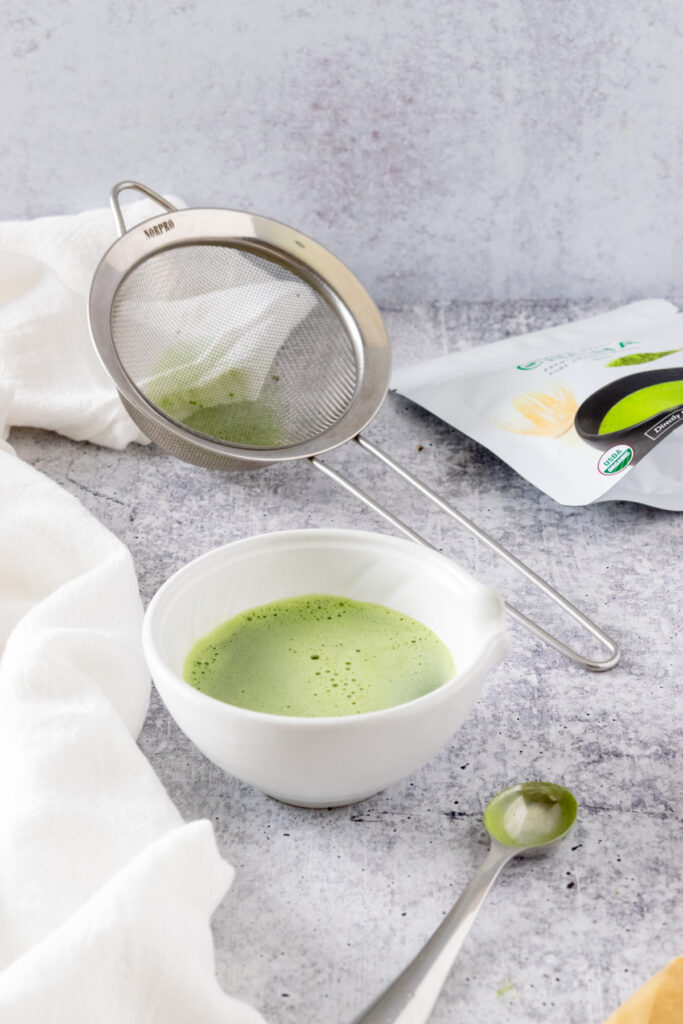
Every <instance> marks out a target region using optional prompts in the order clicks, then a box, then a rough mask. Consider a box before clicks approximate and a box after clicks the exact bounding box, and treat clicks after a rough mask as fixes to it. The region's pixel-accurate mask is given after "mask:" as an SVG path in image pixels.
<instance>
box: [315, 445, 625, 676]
mask: <svg viewBox="0 0 683 1024" xmlns="http://www.w3.org/2000/svg"><path fill="white" fill-rule="evenodd" d="M355 440H356V441H357V443H358V444H359V445H360V446H361V448H363V449H364V450H365V451H367V452H370V454H371V455H374V456H375V458H377V459H379V460H380V462H383V463H384V465H385V466H387V467H388V468H389V469H391V470H393V472H394V473H397V474H398V476H400V477H401V478H402V479H403V480H405V481H406V482H407V483H409V484H410V485H411V486H412V487H414V488H415V489H416V490H418V491H419V492H420V493H421V494H424V495H425V497H427V498H429V500H430V501H432V502H434V504H435V505H437V506H438V507H439V508H440V509H441V510H442V511H443V512H445V513H446V514H447V515H449V516H451V518H452V519H455V521H456V522H457V523H458V524H459V525H460V526H463V527H464V528H465V529H466V530H469V531H470V533H473V534H474V536H475V537H477V538H478V539H479V540H481V541H483V542H484V544H486V546H487V547H489V548H491V550H492V551H495V553H496V554H497V555H499V556H500V557H501V558H503V559H505V561H506V562H507V563H508V564H509V565H511V566H512V567H513V568H514V569H516V570H517V571H518V572H520V573H521V574H522V576H524V577H525V578H526V579H527V580H529V582H530V583H532V584H533V585H534V586H535V587H538V589H539V590H541V591H542V592H543V593H544V594H545V595H546V597H548V598H550V600H551V601H553V602H554V603H555V604H556V605H558V607H560V608H561V609H562V611H564V612H566V614H567V615H569V616H571V618H572V619H574V621H575V622H578V624H579V625H580V626H581V627H582V628H583V629H585V630H587V632H589V633H590V634H591V636H594V637H595V639H596V640H598V641H599V642H600V643H601V644H602V646H603V647H605V648H606V649H607V651H608V652H609V657H607V658H606V659H605V660H604V661H596V660H595V659H593V658H587V657H585V655H583V654H580V653H579V652H578V651H575V650H574V649H573V648H572V647H569V646H568V645H567V644H565V643H564V642H563V641H562V640H560V639H559V638H558V637H556V636H553V635H552V633H548V631H547V630H545V629H544V628H543V627H542V626H539V624H538V623H537V622H534V620H533V619H530V618H528V617H527V616H526V615H524V613H523V612H520V611H518V610H517V608H514V607H513V606H512V605H511V604H508V603H507V602H506V603H505V607H506V609H507V611H508V614H509V615H510V616H511V618H513V619H514V620H515V621H516V622H519V624H520V625H522V626H524V628H525V629H527V630H528V631H529V632H530V633H533V634H534V636H537V637H538V638H539V639H540V640H543V641H544V643H547V644H549V645H550V646H551V647H553V648H554V649H555V650H556V651H559V652H560V654H563V655H564V656H565V657H566V658H569V659H570V660H571V661H574V662H576V663H577V664H578V665H582V666H583V668H587V669H590V670H591V671H592V672H606V671H607V670H608V669H611V668H614V666H615V665H616V664H617V663H618V661H619V658H620V657H621V652H620V650H619V648H618V647H617V645H616V644H615V643H614V641H613V640H612V639H611V638H610V637H609V636H608V635H607V634H606V633H605V632H603V630H602V629H600V627H599V626H596V624H595V623H594V622H592V621H591V620H590V619H589V618H587V616H585V615H584V614H583V612H580V611H579V609H578V608H576V607H575V606H574V605H573V604H572V603H571V602H570V601H568V600H567V598H566V597H563V596H562V594H560V593H559V592H558V591H557V590H555V588H554V587H551V586H550V584H549V583H546V581H545V580H544V579H541V577H540V576H538V575H537V574H536V573H535V572H534V571H533V569H530V568H529V566H528V565H525V564H524V562H521V561H520V560H519V559H518V558H515V556H514V555H511V554H510V552H509V551H507V550H506V549H505V548H504V547H503V546H502V545H501V544H499V543H498V541H495V540H494V539H493V538H492V537H489V535H488V534H487V533H485V532H484V531H483V530H482V529H480V528H479V527H478V526H477V525H476V523H473V522H472V520H471V519H468V518H467V516H465V515H463V514H462V512H459V511H458V509H456V508H454V507H453V506H452V505H450V504H449V503H448V502H447V501H445V500H444V499H443V498H442V497H441V496H440V495H439V494H437V493H436V491H433V490H432V489H431V487H428V486H427V485H426V484H424V483H423V482H422V481H421V480H419V479H418V478H417V477H416V476H413V474H412V473H410V472H409V471H408V470H407V469H405V468H404V467H403V466H401V465H400V464H399V463H398V462H396V461H395V460H394V459H392V458H391V456H389V455H387V454H386V452H384V451H382V449H381V448H378V447H377V445H374V444H372V443H371V442H370V441H368V440H367V439H366V438H364V437H363V436H362V435H360V434H359V435H358V437H356V438H355ZM309 461H310V462H311V463H312V464H313V465H314V466H315V467H316V469H319V470H320V471H321V472H322V473H325V475H326V476H328V477H330V479H331V480H334V481H335V482H336V483H338V484H339V485H340V486H341V487H343V488H344V489H345V490H346V491H348V492H349V493H350V494H353V495H354V496H355V497H356V498H359V499H360V500H361V501H362V502H364V503H365V504H366V505H367V506H368V507H369V508H371V509H373V510H374V511H375V512H378V513H379V514H380V515H381V516H383V517H384V519H386V520H387V522H389V523H391V524H392V526H395V527H396V529H397V530H400V531H401V533H403V534H405V535H406V537H410V539H411V540H414V541H416V542H417V543H418V544H422V545H423V546H424V547H428V548H432V549H433V550H434V551H437V550H438V548H436V547H435V545H434V544H430V543H429V541H428V540H425V538H424V537H422V536H421V535H420V534H419V533H417V532H416V531H415V530H413V529H411V527H410V526H408V525H407V524H406V523H404V522H403V521H402V520H401V519H399V518H398V517H397V516H395V515H394V514H393V513H392V512H389V510H388V509H386V508H384V506H383V505H380V504H379V502H377V501H375V499H374V498H372V497H371V496H370V495H369V494H367V493H366V492H365V491H363V490H361V488H360V487H357V486H356V485H355V484H353V483H351V481H350V480H348V479H347V478H346V477H345V476H342V474H341V473H338V472H337V471H336V470H334V469H332V468H331V467H330V466H328V465H327V463H325V462H320V461H319V460H318V459H317V458H311V459H310V460H309Z"/></svg>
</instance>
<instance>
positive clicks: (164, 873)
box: [0, 203, 262, 1024]
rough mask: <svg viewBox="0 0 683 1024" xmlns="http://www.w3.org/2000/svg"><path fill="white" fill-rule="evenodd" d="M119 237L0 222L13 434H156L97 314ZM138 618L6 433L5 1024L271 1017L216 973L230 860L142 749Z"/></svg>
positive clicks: (1, 416) (101, 537) (107, 563)
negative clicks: (96, 298) (107, 253)
mask: <svg viewBox="0 0 683 1024" xmlns="http://www.w3.org/2000/svg"><path fill="white" fill-rule="evenodd" d="M130 211H131V213H132V215H133V216H136V217H137V219H141V218H142V217H144V216H145V215H147V204H146V203H138V204H134V206H133V207H131V208H130ZM149 212H150V213H151V212H152V208H151V207H149ZM114 238H115V231H114V225H113V218H112V217H111V214H110V213H109V212H108V211H106V210H98V211H93V212H91V213H84V214H81V215H79V216H76V217H59V218H45V219H42V220H38V221H33V222H30V223H12V224H4V225H0V436H2V437H6V436H7V430H8V428H9V427H10V426H12V425H17V424H25V425H32V426H38V427H45V428H50V429H53V430H58V431H59V432H60V433H62V434H65V435H67V436H68V437H72V438H76V439H89V440H92V441H96V442H98V443H100V444H107V445H110V446H112V447H116V448H122V447H124V446H125V445H126V444H127V443H128V442H129V441H133V440H135V441H143V440H144V438H143V437H142V435H141V434H140V433H139V431H138V430H137V428H136V427H135V426H134V425H133V424H132V422H131V421H130V419H129V418H128V416H127V415H126V413H125V411H124V410H123V408H122V406H121V405H120V403H119V401H118V399H117V397H116V393H115V391H114V389H113V387H112V385H111V384H110V383H109V380H108V378H107V376H106V374H105V373H104V371H103V370H101V369H100V366H99V362H98V360H97V358H96V357H95V356H94V353H93V351H92V347H91V343H90V340H89V337H88V332H87V325H86V319H85V316H86V304H85V297H86V295H87V290H88V286H89V282H90V277H91V275H92V272H93V270H94V268H95V265H96V263H97V261H98V259H99V258H100V256H101V255H102V253H103V252H104V250H105V249H106V248H107V246H108V245H109V244H111V242H112V241H113V240H114ZM141 616H142V608H141V603H140V598H139V594H138V589H137V582H136V578H135V572H134V568H133V564H132V560H131V557H130V554H129V552H128V551H127V549H126V548H125V547H124V546H123V544H121V543H120V542H119V541H118V540H117V539H116V538H115V537H114V536H113V535H112V534H111V533H109V532H108V531H107V530H106V529H105V528H104V527H103V526H102V525H100V524H99V523H98V522H97V521H96V520H95V519H94V518H93V517H92V516H91V515H90V514H89V513H88V512H86V510H85V509H84V508H83V507H82V506H81V505H80V503H79V502H78V501H77V500H76V499H75V498H72V497H71V496H70V495H68V494H67V493H66V492H65V491H63V490H62V489H61V488H59V487H58V486H57V485H56V484H54V483H53V482H51V481H49V480H48V479H47V478H46V477H44V476H43V475H42V474H41V473H39V472H37V471H36V470H35V469H33V468H32V467H29V466H27V465H25V464H24V463H22V462H21V461H20V460H19V459H18V458H17V457H16V455H15V454H14V453H13V452H12V449H11V448H10V447H9V445H8V444H6V443H4V442H2V441H0V1020H2V1022H3V1024H67V1022H68V1024H93V1022H97V1024H110V1022H111V1024H128V1022H131V1024H133V1022H135V1024H137V1022H139V1024H143V1022H144V1024H190V1022H192V1024H195V1022H197V1021H201V1022H202V1024H218V1022H220V1024H258V1022H262V1017H261V1015H260V1014H259V1013H257V1012H256V1010H253V1009H251V1008H250V1007H248V1006H246V1005H245V1004H243V1003H241V1002H238V1001H237V1000H235V999H233V998H231V997H230V996H228V995H227V994H226V993H224V992H223V991H222V990H221V988H220V986H219V985H218V982H217V981H216V978H215V973H214V950H213V943H212V937H211V932H210V926H209V918H210V915H211V913H212V912H213V910H214V909H215V907H216V905H217V904H218V902H219V901H220V900H221V898H222V897H223V895H224V893H225V892H226V890H227V888H228V886H229V885H230V881H231V878H232V868H231V867H230V866H229V865H228V864H227V863H226V862H225V861H224V860H223V859H222V858H221V857H220V855H219V853H218V850H217V848H216V844H215V839H214V835H213V831H212V828H211V825H210V823H209V822H208V821H199V822H193V823H191V824H184V823H183V821H182V819H181V817H180V815H179V813H178V811H177V810H176V809H175V807H174V806H173V804H172V802H171V800H170V799H169V797H168V796H167V794H166V793H165V791H164V789H163V787H162V785H161V783H160V782H159V780H158V779H157V777H156V776H155V774H154V772H153V771H152V769H151V766H150V765H149V764H148V762H147V761H146V759H145V758H144V756H143V755H142V753H141V752H140V750H139V749H138V747H137V746H136V743H135V737H136V736H137V733H138V732H139V730H140V728H141V725H142V722H143V719H144V715H145V710H146V707H147V703H148V698H149V677H148V672H147V670H146V667H145V664H144V661H143V658H142V651H141V646H140V625H141Z"/></svg>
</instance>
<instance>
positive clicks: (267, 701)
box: [183, 594, 455, 717]
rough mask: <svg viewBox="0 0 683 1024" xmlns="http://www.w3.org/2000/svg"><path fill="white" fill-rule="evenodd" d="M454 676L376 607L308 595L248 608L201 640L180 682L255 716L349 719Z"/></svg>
mask: <svg viewBox="0 0 683 1024" xmlns="http://www.w3.org/2000/svg"><path fill="white" fill-rule="evenodd" d="M454 673H455V668H454V664H453V658H452V655H451V652H450V650H449V649H448V647H447V646H446V645H445V644H444V643H443V641H442V640H441V639H440V638H439V637H438V636H437V635H436V633H434V632H432V630H431V629H428V627H427V626H425V625H423V624H422V623H421V622H418V621H417V620H416V619H413V618H411V617H410V616H408V615H403V614H402V613H401V612H397V611H394V609H392V608H387V607H385V606H384V605H380V604H371V603H368V602H364V601H354V600H352V599H351V598H346V597H334V596H330V595H325V594H309V595H306V596H305V597H293V598H287V599H285V600H281V601H274V602H272V603H271V604H266V605H261V606H260V607H257V608H251V609H249V610H248V611H245V612H242V613H241V614H240V615H236V616H235V617H234V618H232V619H230V620H229V621H228V622H225V623H223V624H222V625H220V626H218V628H217V629H215V630H213V631H212V632H211V633H209V634H208V635H207V636H204V637H202V639H201V640H199V641H198V642H197V643H196V644H195V645H194V647H193V648H192V650H191V651H190V652H189V654H188V655H187V658H186V659H185V664H184V667H183V678H184V679H185V681H186V682H187V683H190V684H191V685H192V686H194V687H195V688H196V689H198V690H200V691H201V692H202V693H205V694H208V695H209V696H211V697H215V698H217V699H218V700H222V701H225V702H226V703H228V704H235V705H237V706H238V707H242V708H248V709H250V710H252V711H262V712H267V713H269V714H275V715H293V716H298V717H333V716H338V715H355V714H361V713H363V712H367V711H377V710H380V709H381V708H387V707H392V706H394V705H396V704H403V703H405V702H406V701H410V700H414V699H415V698H416V697H421V696H423V695H424V694H426V693H429V692H430V691H431V690H434V689H436V688H437V687H438V686H441V685H442V684H443V683H445V682H447V681H448V680H449V679H451V678H452V676H453V675H454Z"/></svg>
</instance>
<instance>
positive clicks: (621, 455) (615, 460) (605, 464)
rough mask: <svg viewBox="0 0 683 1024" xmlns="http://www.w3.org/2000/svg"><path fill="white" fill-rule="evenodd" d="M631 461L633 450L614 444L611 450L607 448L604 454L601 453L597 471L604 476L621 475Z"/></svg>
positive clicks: (625, 445) (623, 445)
mask: <svg viewBox="0 0 683 1024" xmlns="http://www.w3.org/2000/svg"><path fill="white" fill-rule="evenodd" d="M632 459H633V448H629V446H628V445H627V444H615V445H614V447H613V448H608V449H607V451H606V452H603V453H602V455H601V456H600V460H599V461H598V469H599V470H600V472H601V473H603V474H605V475H606V476H611V475H612V474H613V473H621V471H622V470H624V469H626V467H627V466H630V465H631V460H632Z"/></svg>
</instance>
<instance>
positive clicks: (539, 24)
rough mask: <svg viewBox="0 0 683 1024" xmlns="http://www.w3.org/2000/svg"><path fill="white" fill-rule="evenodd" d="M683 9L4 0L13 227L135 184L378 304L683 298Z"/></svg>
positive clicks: (416, 0) (655, 0)
mask: <svg viewBox="0 0 683 1024" xmlns="http://www.w3.org/2000/svg"><path fill="white" fill-rule="evenodd" d="M682 66H683V7H682V6H681V4H680V3H678V2H676V0H608V2H606V3H601V4H593V3H589V2H587V0H562V2H558V0H555V2H552V0H458V2H457V3H453V2H452V0H374V2H372V3H367V2H364V0H333V2H332V0H318V2H313V0H259V2H258V3H238V2H237V0H228V2H225V0H182V2H180V0H178V2H171V3H168V4H158V3H153V2H152V0H100V2H96V3H93V2H90V0H33V2H32V3H31V5H30V7H26V8H25V9H22V7H21V6H17V5H16V4H10V3H9V2H4V3H0V95H1V96H2V103H0V139H1V142H0V166H1V169H2V183H3V187H2V192H1V194H0V219H8V218H14V217H30V216H36V215H39V214H52V213H59V212H69V213H71V212H73V211H75V210H78V209H84V208H87V207H92V206H101V205H103V204H104V202H105V201H106V197H107V195H108V192H109V189H110V188H111V186H112V184H113V183H114V182H116V181H119V180H121V179H122V178H131V177H132V178H138V179H140V180H142V181H145V182H147V183H148V184H149V185H151V186H152V188H155V189H157V190H159V191H168V192H172V193H174V194H176V195H181V196H183V197H184V198H185V200H186V201H187V202H188V203H190V204H192V205H200V206H201V205H204V206H210V205H218V206H234V207H237V208H238V209H239V208H243V209H247V210H252V211H254V212H257V213H262V214H264V215H266V216H271V217H275V218H276V219H278V220H282V221H284V222H285V223H290V224H293V225H294V226H296V227H297V228H298V229H299V230H300V231H304V232H307V233H308V234H310V235H312V236H313V237H314V238H317V239H319V241H320V242H322V243H323V244H324V245H327V246H329V247H330V248H332V249H333V250H334V251H336V252H337V253H338V255H339V256H340V257H341V258H342V259H343V260H344V261H345V262H347V263H348V264H349V265H350V266H352V267H353V268H354V270H355V271H356V272H357V273H358V274H359V276H360V277H361V279H362V280H363V281H364V283H365V284H366V286H367V287H368V288H369V289H370V290H371V292H372V294H373V295H374V297H375V298H376V299H377V300H378V301H379V302H381V303H384V304H385V305H386V304H396V303H399V302H400V303H404V302H414V301H422V300H424V299H440V298H443V297H445V296H448V297H449V298H464V299H487V298H498V299H505V298H519V297H528V296H536V297H548V296H550V297H554V296H557V295H568V296H578V297H585V296H595V295H611V296H614V297H617V298H619V299H620V300H622V301H623V300H624V299H626V298H627V297H628V298H639V297H643V296H653V295H668V294H672V293H677V292H678V291H680V253H681V251H682V250H683V217H682V214H683V188H681V184H682V178H681V160H680V151H681V146H682V145H683V127H682V126H683V88H681V67H682Z"/></svg>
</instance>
